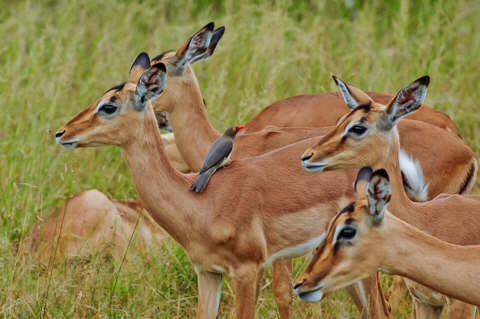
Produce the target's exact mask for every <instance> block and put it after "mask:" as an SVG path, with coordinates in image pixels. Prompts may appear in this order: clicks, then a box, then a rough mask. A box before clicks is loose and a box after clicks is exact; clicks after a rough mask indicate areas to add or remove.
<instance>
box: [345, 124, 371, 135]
mask: <svg viewBox="0 0 480 319" xmlns="http://www.w3.org/2000/svg"><path fill="white" fill-rule="evenodd" d="M348 131H349V132H350V133H353V134H355V135H362V134H363V133H365V132H366V131H367V128H366V127H365V126H361V125H354V126H352V127H351V128H350V129H349V130H348Z"/></svg>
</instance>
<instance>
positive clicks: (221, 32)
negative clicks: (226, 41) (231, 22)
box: [215, 25, 225, 35]
mask: <svg viewBox="0 0 480 319" xmlns="http://www.w3.org/2000/svg"><path fill="white" fill-rule="evenodd" d="M224 32H225V26H223V25H222V26H221V27H220V28H218V29H217V30H215V34H218V35H223V33H224Z"/></svg>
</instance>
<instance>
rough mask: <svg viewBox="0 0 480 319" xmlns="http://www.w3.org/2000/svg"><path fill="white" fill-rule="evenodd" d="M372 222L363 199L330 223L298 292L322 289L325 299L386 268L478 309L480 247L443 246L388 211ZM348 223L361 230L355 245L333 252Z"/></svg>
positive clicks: (442, 243) (301, 277)
mask: <svg viewBox="0 0 480 319" xmlns="http://www.w3.org/2000/svg"><path fill="white" fill-rule="evenodd" d="M371 218H372V217H371V215H370V214H369V209H368V202H367V201H366V200H365V199H360V200H357V201H356V202H355V205H354V211H353V212H345V213H340V214H339V215H337V216H336V217H335V218H334V219H333V220H332V222H331V224H330V226H329V230H328V235H327V239H326V241H325V244H324V245H323V246H322V247H320V248H319V249H318V251H317V252H316V254H315V256H314V257H313V259H312V261H311V262H310V264H309V265H308V267H307V268H306V270H305V271H304V272H303V273H302V274H301V275H300V276H299V278H298V279H297V280H296V282H295V283H296V285H298V286H297V292H298V293H305V292H308V291H312V290H314V289H317V288H318V287H322V288H321V290H322V292H324V293H325V294H326V293H329V292H331V291H333V290H335V289H337V288H338V287H341V286H342V285H343V284H344V283H346V282H350V281H352V280H356V279H360V278H363V277H365V276H368V275H371V274H375V273H376V272H377V270H378V269H382V270H384V271H387V272H388V273H390V274H398V275H402V276H406V277H409V278H411V279H413V280H415V281H417V282H420V283H422V284H424V285H426V286H429V287H430V288H432V289H435V290H438V291H441V292H443V293H444V294H447V295H449V296H452V297H454V298H457V299H461V300H463V301H464V302H469V303H471V304H477V305H478V304H480V291H479V290H478V278H480V268H479V267H478V264H479V262H480V246H457V245H452V244H449V243H447V242H443V241H441V240H439V239H437V238H435V237H433V236H430V235H427V234H425V233H423V232H421V231H419V230H418V229H416V228H414V227H412V226H410V225H409V224H407V223H405V222H404V221H402V220H400V219H399V218H397V217H395V216H393V215H391V214H390V213H389V212H388V211H387V212H386V214H385V217H384V218H383V219H384V220H383V222H382V223H381V224H380V225H379V224H376V223H372V221H371ZM349 219H350V220H354V221H355V222H354V223H352V222H351V221H350V222H349V224H350V225H352V224H353V225H355V227H356V229H357V235H356V237H355V238H354V240H353V244H351V245H343V246H340V247H339V248H337V249H336V250H335V249H334V233H335V230H336V229H337V227H342V225H345V224H346V221H347V220H349ZM457 231H459V232H461V230H457ZM470 315H471V314H470Z"/></svg>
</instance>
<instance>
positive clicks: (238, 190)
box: [56, 64, 387, 318]
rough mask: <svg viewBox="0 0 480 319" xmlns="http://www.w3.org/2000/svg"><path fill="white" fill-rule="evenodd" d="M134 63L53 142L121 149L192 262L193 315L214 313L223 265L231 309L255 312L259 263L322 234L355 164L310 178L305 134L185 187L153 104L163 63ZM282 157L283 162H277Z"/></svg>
mask: <svg viewBox="0 0 480 319" xmlns="http://www.w3.org/2000/svg"><path fill="white" fill-rule="evenodd" d="M137 66H138V65H134V67H133V68H132V69H131V72H130V79H129V82H127V83H126V84H125V85H124V86H123V88H122V89H121V90H112V91H109V92H107V93H106V94H105V95H104V96H102V97H101V98H100V99H98V100H97V101H96V102H95V103H94V104H92V105H91V106H90V107H89V108H87V109H86V110H84V111H83V112H81V113H80V114H79V115H77V116H76V117H75V118H74V119H72V120H71V121H70V122H69V123H67V124H66V125H65V126H64V127H62V128H61V129H60V130H59V131H58V132H57V134H56V135H57V141H58V143H60V144H61V145H63V146H65V147H66V148H75V147H88V146H98V145H117V146H119V147H121V148H122V150H123V152H122V153H123V156H124V157H125V160H126V162H127V165H128V167H129V168H130V171H131V176H132V180H133V183H134V185H135V188H136V190H137V193H138V195H139V197H140V199H141V201H142V204H143V205H144V207H145V208H146V209H147V211H148V212H149V213H150V214H151V215H152V217H153V219H154V220H155V221H156V222H158V224H159V225H161V226H162V228H164V229H165V230H166V231H167V232H168V233H169V234H170V235H171V236H172V237H173V238H174V239H175V240H176V241H177V242H179V243H180V244H181V245H182V246H183V247H184V249H185V251H186V252H187V254H188V256H189V257H190V260H191V262H192V263H193V264H194V267H195V270H196V272H197V275H198V285H199V301H198V311H197V317H199V318H214V317H215V316H216V314H217V310H218V303H219V299H218V297H219V296H220V289H221V281H222V275H223V274H227V273H228V274H231V275H232V277H233V280H234V282H235V285H236V310H237V311H236V313H237V317H238V318H253V317H254V313H255V303H256V296H257V291H258V290H257V289H258V287H257V284H258V282H259V281H258V277H259V276H260V275H261V272H262V269H263V268H264V267H265V266H266V265H268V264H269V263H271V262H272V261H275V260H277V259H279V258H291V257H296V256H301V255H303V254H305V253H307V252H309V251H311V250H312V249H313V247H315V246H317V245H319V244H320V243H321V242H322V241H323V239H324V236H325V234H324V231H325V229H326V226H327V222H328V220H329V219H330V218H331V217H333V216H334V215H335V212H336V211H337V210H338V208H339V207H342V206H343V205H345V204H346V203H347V202H349V201H350V200H351V198H352V191H351V188H350V187H348V185H349V184H350V183H351V182H353V175H352V173H353V172H337V173H333V174H323V175H322V176H313V175H311V174H309V173H308V172H306V171H305V170H303V168H301V166H299V165H295V163H297V158H298V155H297V154H298V153H299V152H300V151H301V150H302V149H305V148H306V147H307V145H309V144H311V143H312V142H313V140H312V139H309V140H306V141H301V142H298V143H296V144H293V145H291V146H287V147H284V148H282V149H279V150H276V151H273V152H270V153H267V154H265V155H263V156H259V157H255V158H249V159H241V160H233V162H232V164H231V165H230V166H229V169H228V170H221V171H219V172H217V174H215V176H214V177H213V178H212V180H211V181H210V184H209V187H208V188H207V189H206V190H205V192H204V193H202V194H201V195H198V194H195V193H193V192H190V191H189V190H188V187H189V185H190V184H191V183H192V181H193V178H194V176H192V175H183V174H181V173H179V172H177V171H176V170H175V169H174V168H173V167H172V166H171V165H170V163H169V161H168V158H167V157H166V155H165V152H164V148H163V143H162V140H161V136H160V133H159V130H158V127H157V125H156V121H155V116H154V113H153V109H152V108H151V106H150V105H149V102H150V101H151V100H153V99H154V98H156V97H157V96H158V95H160V94H161V93H162V90H163V87H164V85H165V77H166V73H165V66H164V65H163V64H156V65H154V66H152V67H151V68H149V69H148V70H147V71H146V72H144V73H143V74H141V73H140V72H138V68H137ZM278 158H281V159H282V161H284V163H283V162H282V163H280V164H278V163H276V162H277V160H278ZM272 168H273V169H272ZM292 227H293V228H295V229H296V231H294V232H292ZM384 315H387V314H386V313H385V314H384Z"/></svg>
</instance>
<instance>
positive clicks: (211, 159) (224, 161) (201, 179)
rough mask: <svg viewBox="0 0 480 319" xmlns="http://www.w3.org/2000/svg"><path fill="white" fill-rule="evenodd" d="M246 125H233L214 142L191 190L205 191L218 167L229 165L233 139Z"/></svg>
mask: <svg viewBox="0 0 480 319" xmlns="http://www.w3.org/2000/svg"><path fill="white" fill-rule="evenodd" d="M244 127H245V125H239V126H231V127H229V128H227V130H226V131H225V133H223V135H222V136H220V137H219V138H218V139H217V140H216V141H215V142H213V144H212V146H211V147H210V149H209V150H208V153H207V158H205V161H204V162H203V165H202V168H200V172H199V173H198V176H197V178H196V179H195V182H193V184H192V186H190V190H192V191H194V192H197V193H201V192H203V190H204V189H205V187H207V184H208V181H209V180H210V177H212V175H213V174H215V172H216V171H217V169H219V168H222V167H225V166H228V164H229V162H230V156H231V155H232V151H233V139H234V138H235V135H237V133H238V131H240V130H241V129H242V128H244Z"/></svg>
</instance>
